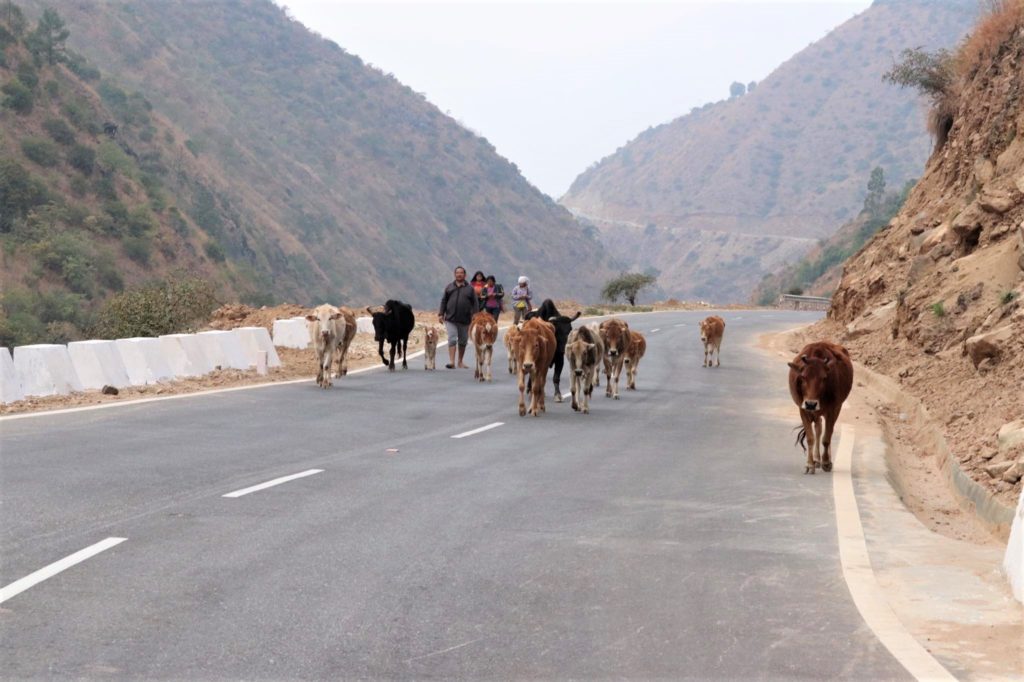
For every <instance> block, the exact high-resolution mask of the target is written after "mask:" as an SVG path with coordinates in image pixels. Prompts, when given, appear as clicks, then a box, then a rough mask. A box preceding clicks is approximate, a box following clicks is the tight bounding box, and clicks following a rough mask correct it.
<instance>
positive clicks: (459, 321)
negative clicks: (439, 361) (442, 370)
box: [437, 265, 480, 369]
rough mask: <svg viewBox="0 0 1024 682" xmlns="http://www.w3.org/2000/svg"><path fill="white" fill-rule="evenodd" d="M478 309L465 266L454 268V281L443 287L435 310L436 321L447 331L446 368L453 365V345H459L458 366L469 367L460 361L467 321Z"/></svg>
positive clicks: (478, 304) (466, 341) (467, 340)
mask: <svg viewBox="0 0 1024 682" xmlns="http://www.w3.org/2000/svg"><path fill="white" fill-rule="evenodd" d="M479 309H480V302H479V301H478V300H477V296H476V291H475V290H474V289H473V287H472V286H470V284H469V282H467V281H466V268H464V267H462V266H461V265H460V266H458V267H457V268H455V281H454V282H451V283H450V284H449V285H448V286H446V287H445V288H444V296H442V297H441V308H440V309H439V310H438V312H437V320H438V322H440V323H442V324H443V325H444V328H445V330H447V332H448V364H447V365H445V367H447V368H448V369H453V368H454V367H455V346H456V345H458V347H459V367H461V368H463V369H469V368H468V367H466V365H465V364H463V362H462V358H463V356H464V355H465V354H466V344H467V343H468V342H469V323H470V320H472V319H473V314H474V313H476V312H477V311H478V310H479Z"/></svg>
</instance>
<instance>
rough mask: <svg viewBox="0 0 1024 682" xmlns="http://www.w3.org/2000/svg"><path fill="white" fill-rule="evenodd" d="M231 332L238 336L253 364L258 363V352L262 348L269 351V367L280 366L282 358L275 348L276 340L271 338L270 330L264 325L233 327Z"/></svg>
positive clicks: (243, 349) (249, 360)
mask: <svg viewBox="0 0 1024 682" xmlns="http://www.w3.org/2000/svg"><path fill="white" fill-rule="evenodd" d="M231 333H232V334H234V335H235V336H236V337H238V342H239V344H241V346H242V351H243V352H244V353H245V359H246V360H247V361H248V362H249V364H250V365H251V366H255V365H256V357H257V353H259V352H260V351H261V350H262V351H266V353H267V367H280V366H281V358H279V357H278V356H277V351H276V350H274V342H273V341H271V340H270V332H268V331H267V330H266V329H265V328H263V327H238V328H236V329H232V330H231Z"/></svg>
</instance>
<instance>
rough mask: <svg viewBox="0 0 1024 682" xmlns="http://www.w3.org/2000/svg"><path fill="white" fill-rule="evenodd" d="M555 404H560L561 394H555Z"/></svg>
mask: <svg viewBox="0 0 1024 682" xmlns="http://www.w3.org/2000/svg"><path fill="white" fill-rule="evenodd" d="M555 402H556V403H560V402H562V394H561V393H559V394H557V395H556V396H555Z"/></svg>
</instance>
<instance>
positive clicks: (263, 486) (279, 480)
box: [221, 469, 324, 497]
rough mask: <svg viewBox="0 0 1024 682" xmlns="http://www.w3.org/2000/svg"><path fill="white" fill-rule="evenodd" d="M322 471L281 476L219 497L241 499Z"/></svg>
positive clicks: (316, 470) (307, 471) (314, 470)
mask: <svg viewBox="0 0 1024 682" xmlns="http://www.w3.org/2000/svg"><path fill="white" fill-rule="evenodd" d="M323 471H324V470H323V469H308V470H306V471H300V472H299V473H297V474H292V475H291V476H282V477H281V478H275V479H274V480H272V481H267V482H266V483H260V484H258V485H254V486H250V487H248V488H242V489H241V490H236V491H234V492H232V493H227V494H226V495H222V496H221V497H241V496H242V495H248V494H249V493H254V492H256V491H257V490H265V489H266V488H271V487H273V486H275V485H281V484H282V483H287V482H288V481H294V480H295V479H296V478H305V477H306V476H312V475H313V474H321V473H323Z"/></svg>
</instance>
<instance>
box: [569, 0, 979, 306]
mask: <svg viewBox="0 0 1024 682" xmlns="http://www.w3.org/2000/svg"><path fill="white" fill-rule="evenodd" d="M976 10H977V2H976V0H876V2H875V3H874V4H873V5H872V6H871V7H870V9H868V10H867V11H865V12H863V13H861V14H860V15H858V16H857V17H854V18H853V19H851V20H850V21H848V22H846V23H844V24H843V25H841V26H839V27H838V28H836V29H835V30H833V31H832V32H831V33H829V34H828V35H827V36H825V37H824V38H822V39H821V40H819V41H818V42H816V43H814V44H812V45H810V46H808V47H807V48H806V49H804V50H802V51H801V52H800V53H798V54H797V55H795V56H794V57H793V58H791V59H790V60H789V61H787V62H786V63H785V64H783V65H782V66H780V67H779V68H778V69H776V70H775V71H774V72H773V73H772V74H771V75H770V76H769V77H768V78H766V79H765V80H764V81H762V82H761V83H759V84H757V87H756V89H755V90H754V91H752V92H748V93H746V94H744V95H742V96H736V97H733V98H731V99H729V100H726V101H722V102H718V103H715V104H710V105H706V106H705V107H702V108H700V109H696V110H694V111H692V112H691V113H690V114H688V115H686V116H682V117H680V118H678V119H676V120H674V121H672V122H670V123H667V124H665V125H661V126H658V127H656V128H651V129H649V130H647V131H646V132H644V133H642V134H640V135H639V136H638V137H637V138H636V139H635V140H633V141H632V142H630V143H628V144H627V145H625V146H624V147H622V148H621V149H619V150H618V151H617V152H616V153H615V154H613V155H611V156H609V157H607V158H605V159H603V160H601V161H600V162H599V163H597V164H595V165H594V166H593V167H591V168H590V169H588V170H587V171H586V172H585V173H583V174H582V175H580V176H579V178H577V180H576V181H575V182H574V183H573V185H572V187H571V189H570V190H569V192H568V193H567V194H566V195H565V196H564V197H563V198H562V199H561V203H562V204H563V205H565V206H566V207H568V208H569V209H570V210H572V211H573V212H574V213H576V214H578V215H580V216H581V217H582V218H584V219H586V220H588V221H590V222H591V223H593V224H594V225H595V226H596V227H598V228H599V229H600V231H601V237H602V239H603V241H604V242H605V244H606V245H607V246H608V247H609V249H610V250H611V251H612V252H614V253H615V254H616V255H617V256H619V257H620V258H622V259H623V260H624V261H625V262H626V264H627V265H628V266H629V267H630V268H631V269H636V270H644V269H647V268H650V267H653V268H656V269H658V270H660V271H661V276H660V278H659V284H661V286H662V287H664V288H665V290H666V292H667V293H669V294H673V295H679V296H688V297H689V296H697V297H702V298H709V299H713V300H719V301H725V300H746V299H747V298H748V297H749V295H750V293H751V290H752V289H753V288H754V286H755V285H756V284H757V283H758V282H759V281H760V279H761V278H762V276H763V275H765V274H767V273H771V272H775V271H776V270H778V269H779V267H781V266H782V265H785V264H787V263H791V262H793V261H795V260H796V259H797V258H799V257H800V256H801V255H803V254H804V253H806V252H807V251H808V250H809V249H810V248H811V247H812V246H814V244H815V243H816V241H817V240H818V239H819V238H825V237H828V236H829V235H830V234H831V233H832V232H833V231H834V230H835V229H836V226H837V225H840V224H842V223H843V222H844V221H846V220H849V219H852V218H853V217H855V216H856V214H857V212H858V210H859V209H860V206H861V202H862V200H863V198H864V189H863V188H864V186H865V184H866V183H867V181H868V178H869V176H870V174H871V171H872V169H873V168H875V167H876V166H881V167H882V168H884V170H885V174H886V176H887V177H888V179H889V184H890V185H891V186H893V187H899V186H901V185H902V184H903V183H904V182H905V181H906V180H908V179H909V178H912V177H918V176H919V174H920V167H921V165H922V164H923V163H924V161H925V159H926V158H927V156H928V154H929V152H930V151H931V141H930V140H929V138H928V134H927V133H926V132H925V130H924V129H923V127H922V121H923V118H924V112H923V111H922V109H921V107H920V105H919V103H918V102H917V101H916V100H915V98H914V97H912V96H908V94H907V93H906V92H901V91H899V89H897V88H894V87H892V86H891V85H888V84H886V83H884V82H883V81H882V75H883V74H884V73H885V72H886V71H887V70H888V69H889V68H890V67H891V66H892V63H893V59H894V58H895V57H897V56H898V55H899V53H900V52H901V51H902V50H904V49H906V48H913V47H918V46H924V47H926V48H934V47H938V46H947V47H948V46H952V45H954V44H955V43H956V41H957V40H958V39H959V38H960V37H961V36H962V35H963V34H964V33H965V32H966V30H967V29H968V27H969V26H970V25H971V23H972V21H973V19H974V17H975V13H976Z"/></svg>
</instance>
